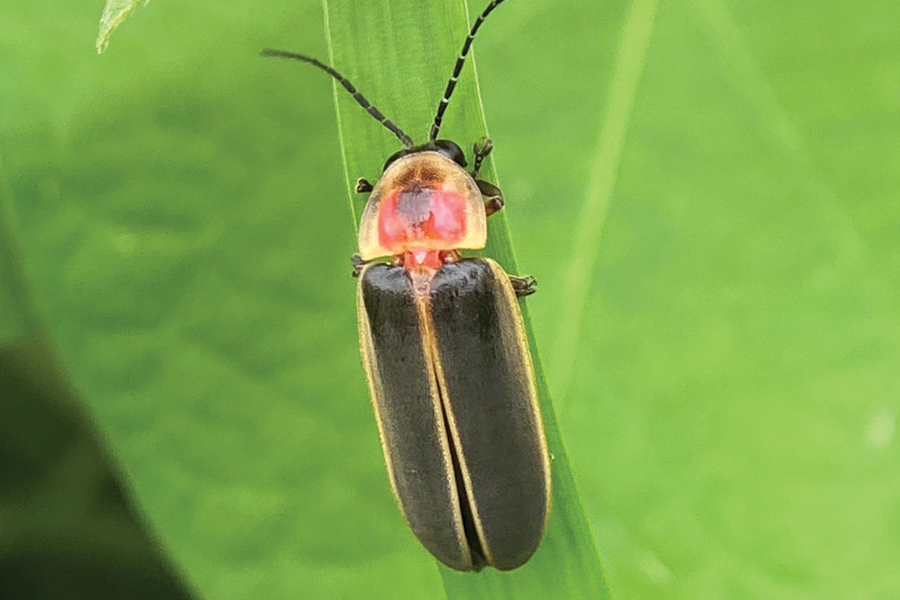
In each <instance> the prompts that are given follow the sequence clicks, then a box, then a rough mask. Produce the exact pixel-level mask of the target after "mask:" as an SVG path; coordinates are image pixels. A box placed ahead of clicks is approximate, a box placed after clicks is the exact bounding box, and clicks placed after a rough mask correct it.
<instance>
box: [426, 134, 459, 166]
mask: <svg viewBox="0 0 900 600" xmlns="http://www.w3.org/2000/svg"><path fill="white" fill-rule="evenodd" d="M433 145H434V149H435V150H437V151H438V152H440V153H441V154H443V155H444V156H446V157H447V158H449V159H450V160H452V161H453V162H455V163H456V164H458V165H459V166H461V167H465V166H466V155H465V154H463V151H462V148H460V147H459V146H457V145H456V143H455V142H451V141H450V140H435V141H434V142H433Z"/></svg>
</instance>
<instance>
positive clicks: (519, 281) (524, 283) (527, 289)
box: [509, 275, 537, 298]
mask: <svg viewBox="0 0 900 600" xmlns="http://www.w3.org/2000/svg"><path fill="white" fill-rule="evenodd" d="M509 282H510V283H511V284H512V287H513V291H514V292H515V293H516V296H518V297H519V298H524V297H525V296H530V295H531V294H533V293H535V292H536V291H537V279H535V278H534V277H532V276H531V275H526V276H524V277H516V276H515V275H510V276H509Z"/></svg>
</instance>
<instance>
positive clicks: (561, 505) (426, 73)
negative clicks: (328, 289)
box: [325, 0, 608, 600]
mask: <svg viewBox="0 0 900 600" xmlns="http://www.w3.org/2000/svg"><path fill="white" fill-rule="evenodd" d="M325 7H326V19H327V23H328V40H329V48H330V49H331V57H332V61H333V64H334V66H335V67H336V68H337V69H338V70H339V71H341V72H342V73H343V74H344V75H345V76H346V77H348V78H350V79H351V81H354V82H355V85H356V87H357V88H358V89H360V90H363V93H364V94H365V95H366V96H367V97H368V98H369V100H370V101H372V102H374V103H375V104H376V106H379V108H380V109H381V110H382V112H383V113H384V114H385V115H387V116H388V118H390V119H392V120H394V121H395V122H396V123H397V124H398V125H400V127H401V128H402V129H404V130H405V131H406V132H407V133H408V134H409V135H411V136H412V137H413V139H414V141H416V142H419V143H421V142H423V141H425V140H426V139H427V132H428V129H429V127H430V125H431V122H432V118H433V115H434V111H435V110H436V108H437V104H438V101H439V100H440V98H441V96H442V94H443V90H444V87H445V85H446V81H447V78H448V77H449V76H450V72H451V70H452V67H453V62H454V57H455V56H457V55H458V54H459V50H460V48H461V47H462V44H463V41H464V40H465V37H466V34H467V33H468V29H469V26H468V25H467V16H468V15H467V13H466V4H465V3H464V2H459V1H458V0H448V1H446V2H430V3H424V4H423V3H421V2H412V1H405V0H395V1H392V2H389V3H366V4H365V5H360V4H359V3H354V2H350V1H340V0H328V1H326V3H325ZM482 8H483V7H478V13H475V16H477V15H478V14H480V12H481V10H482ZM516 9H517V5H516V3H515V2H509V3H508V4H505V5H503V6H502V7H500V8H498V9H497V11H496V12H495V13H492V14H491V16H490V17H489V18H488V21H487V22H486V24H485V26H484V28H483V29H482V31H483V32H484V33H482V34H481V35H482V36H485V37H486V36H489V35H491V32H490V28H491V25H492V21H493V20H499V19H502V18H504V15H505V14H506V13H507V12H512V11H515V10H516ZM398 32H403V35H402V36H399V35H398ZM475 43H476V45H477V43H478V42H477V41H476V42H475ZM474 59H475V57H474V56H470V58H469V61H470V62H471V64H468V65H467V66H466V67H465V69H464V70H463V74H462V76H461V77H460V80H459V83H458V85H457V87H456V90H455V93H454V95H453V97H452V100H451V102H450V105H449V108H448V110H447V114H446V116H445V118H444V126H443V128H442V132H441V137H444V138H447V139H452V140H455V141H457V143H459V144H460V146H461V147H463V148H467V147H468V148H470V147H471V144H472V143H473V142H474V141H476V140H477V139H479V138H480V137H481V136H483V135H486V134H487V128H486V126H485V121H484V114H483V111H482V108H481V99H480V98H479V95H478V81H477V77H476V74H475V72H474V71H475V68H474V64H475V60H474ZM335 90H336V91H335V94H336V100H337V106H338V115H339V116H338V122H339V126H340V131H341V142H342V144H341V147H342V149H343V151H344V165H345V174H346V181H347V188H348V192H349V193H350V197H351V204H352V205H353V206H354V208H355V209H356V210H355V213H356V214H359V212H360V210H359V208H360V204H361V202H362V199H361V198H360V197H359V196H360V195H358V194H354V193H353V189H352V187H353V185H352V183H353V182H354V181H355V180H356V178H358V177H366V178H368V179H370V180H372V181H374V180H375V179H376V177H377V175H378V174H379V172H380V168H381V165H382V164H383V162H384V160H385V158H386V157H387V156H390V155H391V154H392V153H394V152H396V151H397V150H398V149H400V148H402V146H401V145H400V144H399V142H398V140H397V139H396V138H394V137H393V136H392V134H391V133H390V132H388V131H387V130H386V129H384V128H382V126H381V125H380V124H379V123H378V122H377V121H375V120H374V119H372V118H371V117H370V116H369V115H368V114H367V113H366V112H365V111H363V110H362V109H361V108H360V107H359V106H358V105H357V104H356V103H355V101H354V100H353V99H352V98H351V97H350V95H349V94H346V93H344V91H343V89H342V88H340V87H336V88H335ZM502 143H503V140H495V144H497V145H500V144H502ZM469 156H470V157H471V154H469ZM484 176H485V178H486V179H487V180H488V181H494V182H497V178H496V176H495V173H494V170H493V161H490V165H489V166H488V168H487V169H485V170H484ZM507 206H508V208H507V209H505V210H504V212H507V211H514V210H516V207H515V198H511V200H510V202H509V203H508V205H507ZM502 214H503V213H500V214H499V215H496V216H493V217H491V222H490V226H489V229H490V240H489V244H488V247H487V249H486V250H485V254H486V255H489V256H492V257H494V258H496V259H497V260H498V261H499V262H500V263H501V264H502V265H503V266H504V268H506V269H507V271H509V272H511V273H518V272H519V271H518V269H517V267H516V264H515V259H514V258H513V252H512V245H511V243H510V240H509V235H508V232H507V227H506V222H505V219H504V218H503V217H502ZM534 298H535V301H538V302H539V301H540V294H537V296H535V297H534ZM523 313H524V317H525V321H526V328H527V331H528V337H529V341H530V344H531V348H532V349H533V350H532V354H533V355H534V361H535V364H536V368H537V372H538V382H539V383H538V386H539V394H540V399H541V408H542V412H543V415H544V421H545V427H546V433H547V438H548V444H549V447H550V452H551V455H552V456H553V464H552V470H553V501H552V513H551V517H550V521H549V525H548V528H547V532H546V534H545V538H544V540H543V543H542V545H541V547H540V548H539V550H538V552H537V554H536V555H535V556H534V557H533V558H532V559H531V561H529V562H528V563H526V565H525V566H523V567H521V568H519V569H517V570H515V571H513V572H508V573H500V572H497V571H494V570H493V569H487V570H485V571H483V572H481V573H479V574H478V575H473V574H461V573H457V572H455V571H453V570H451V569H448V568H446V567H444V566H443V565H441V567H440V569H441V576H442V577H443V580H444V588H445V590H446V591H447V596H448V597H450V598H529V599H538V598H549V599H553V600H561V599H565V598H602V597H607V596H608V590H607V589H606V584H605V582H604V577H603V571H602V568H601V566H600V561H599V559H598V557H597V552H596V549H595V546H594V542H593V539H592V537H591V532H590V527H589V526H588V523H587V520H586V519H585V516H584V508H583V507H582V504H581V499H580V497H579V495H578V490H577V487H576V485H575V480H574V478H573V475H572V471H571V467H570V465H569V459H568V456H567V455H566V451H565V446H564V444H563V440H562V436H561V434H560V431H559V427H558V425H557V423H556V418H555V416H554V414H553V407H552V404H551V402H550V394H549V391H548V388H547V382H546V380H545V378H544V376H543V371H542V369H541V366H540V358H539V356H538V354H537V343H536V341H535V339H534V333H533V330H532V327H531V324H530V318H529V317H528V313H527V309H525V308H524V307H523Z"/></svg>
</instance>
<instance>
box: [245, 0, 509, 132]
mask: <svg viewBox="0 0 900 600" xmlns="http://www.w3.org/2000/svg"><path fill="white" fill-rule="evenodd" d="M502 1H503V0H500V2H502ZM498 3H499V2H498ZM473 33H474V30H473ZM260 54H262V55H263V56H278V57H281V58H293V59H294V60H299V61H302V62H305V63H309V64H311V65H313V66H315V67H319V68H320V69H322V70H323V71H325V72H326V73H328V74H329V75H331V76H332V77H334V78H335V79H337V80H338V83H340V84H341V85H342V86H344V89H346V90H347V91H348V92H350V94H352V95H353V99H354V100H356V101H357V102H358V103H359V105H360V106H362V107H363V108H364V109H366V111H367V112H368V113H369V114H370V115H372V116H373V117H375V120H376V121H378V122H379V123H381V124H382V125H384V126H385V127H387V128H388V129H390V130H391V131H392V132H393V133H394V135H396V136H397V137H398V138H400V141H401V142H403V145H404V146H406V147H407V148H412V147H413V146H414V144H413V141H412V139H411V138H410V137H409V136H408V135H406V134H405V133H404V132H403V130H402V129H400V128H399V127H397V126H396V125H395V124H394V123H393V122H392V121H390V120H388V118H387V117H385V116H384V115H383V114H381V111H380V110H378V109H377V108H375V107H374V106H372V103H371V102H369V101H368V100H366V97H365V96H363V95H362V94H360V93H359V92H358V91H356V88H355V87H353V84H352V83H350V82H349V81H348V80H347V78H346V77H344V76H343V75H341V74H340V73H338V72H337V71H335V70H334V69H332V68H331V67H329V66H328V65H326V64H325V63H323V62H320V61H318V60H316V59H315V58H313V57H311V56H306V55H304V54H296V53H294V52H285V51H284V50H272V49H271V48H263V50H262V52H260Z"/></svg>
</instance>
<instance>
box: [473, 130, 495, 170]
mask: <svg viewBox="0 0 900 600" xmlns="http://www.w3.org/2000/svg"><path fill="white" fill-rule="evenodd" d="M493 149H494V142H492V141H491V138H489V137H483V138H481V139H480V140H478V141H477V142H475V144H474V145H473V146H472V154H474V155H475V164H474V165H473V166H472V177H473V178H475V177H478V171H480V170H481V163H482V162H484V159H485V158H487V157H488V154H490V153H491V150H493Z"/></svg>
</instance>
